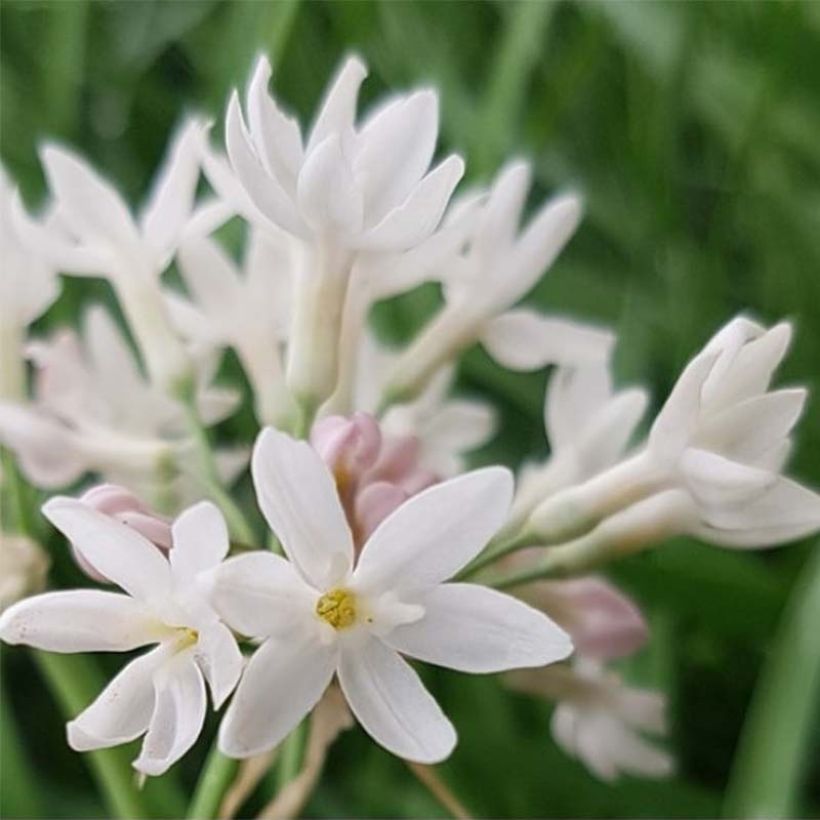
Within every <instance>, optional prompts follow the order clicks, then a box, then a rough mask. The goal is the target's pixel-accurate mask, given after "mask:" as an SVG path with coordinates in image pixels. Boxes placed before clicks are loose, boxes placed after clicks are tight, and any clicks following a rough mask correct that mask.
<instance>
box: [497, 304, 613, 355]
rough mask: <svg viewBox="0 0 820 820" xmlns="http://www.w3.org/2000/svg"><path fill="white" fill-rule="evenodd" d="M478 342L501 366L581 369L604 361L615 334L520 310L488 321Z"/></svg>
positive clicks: (610, 350)
mask: <svg viewBox="0 0 820 820" xmlns="http://www.w3.org/2000/svg"><path fill="white" fill-rule="evenodd" d="M481 343H482V344H483V345H484V347H485V348H486V349H487V351H488V352H489V353H490V355H491V356H492V357H493V358H494V359H495V360H496V361H497V362H498V363H499V364H501V365H503V366H504V367H507V368H510V369H511V370H537V369H540V368H542V367H546V366H547V365H548V364H558V365H563V366H583V365H594V364H601V363H603V362H606V361H607V360H608V359H609V357H610V356H611V355H612V349H613V347H614V346H615V334H614V333H612V331H610V330H604V329H602V328H598V327H594V326H592V325H588V324H583V323H581V322H574V321H571V320H569V319H554V318H550V317H548V316H543V315H542V314H540V313H538V312H537V311H534V310H529V309H527V308H520V309H518V310H510V311H507V312H506V313H503V314H501V316H497V317H496V318H494V319H491V320H490V322H488V324H487V325H486V327H485V328H484V332H483V333H482V336H481Z"/></svg>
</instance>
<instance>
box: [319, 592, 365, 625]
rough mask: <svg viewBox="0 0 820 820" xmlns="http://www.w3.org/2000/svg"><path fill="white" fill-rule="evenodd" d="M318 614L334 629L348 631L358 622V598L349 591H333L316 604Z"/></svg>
mask: <svg viewBox="0 0 820 820" xmlns="http://www.w3.org/2000/svg"><path fill="white" fill-rule="evenodd" d="M316 614H317V615H318V616H319V617H320V618H321V619H322V620H323V621H324V622H325V623H328V624H330V625H331V626H332V627H333V628H334V629H346V628H347V627H349V626H352V625H353V624H354V623H355V622H356V596H355V595H354V594H353V593H352V592H351V591H350V590H349V589H342V588H341V587H337V588H336V589H331V590H330V591H329V592H326V593H325V594H324V595H322V597H321V598H319V600H318V601H317V602H316Z"/></svg>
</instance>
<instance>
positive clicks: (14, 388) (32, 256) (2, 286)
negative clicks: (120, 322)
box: [0, 165, 60, 401]
mask: <svg viewBox="0 0 820 820" xmlns="http://www.w3.org/2000/svg"><path fill="white" fill-rule="evenodd" d="M14 196H15V193H14V189H13V187H12V184H11V181H10V180H9V178H8V177H7V176H6V171H5V169H4V168H3V167H2V165H0V260H2V261H1V262H0V399H5V400H11V401H16V400H19V399H21V398H22V397H23V395H24V394H25V368H24V362H23V355H22V348H23V345H24V341H25V331H26V328H27V327H28V326H29V325H30V324H31V323H32V322H33V321H34V320H35V319H36V318H37V317H38V316H40V315H41V314H43V313H45V311H46V310H48V308H49V307H50V306H51V304H52V302H54V300H55V299H56V298H57V296H58V294H59V292H60V285H59V280H58V278H57V273H56V271H55V270H54V269H53V268H52V267H51V266H50V265H49V264H47V263H46V261H45V260H44V259H43V258H42V256H41V255H40V254H38V253H37V252H36V251H35V250H34V249H31V248H29V247H27V246H26V245H25V244H23V242H22V241H21V239H20V237H19V235H18V233H17V229H16V228H15V226H14V224H13V220H12V213H11V209H12V201H13V198H14Z"/></svg>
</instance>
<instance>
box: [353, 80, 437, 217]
mask: <svg viewBox="0 0 820 820" xmlns="http://www.w3.org/2000/svg"><path fill="white" fill-rule="evenodd" d="M437 136H438V95H437V94H436V93H435V91H417V92H416V93H414V94H411V95H409V96H401V97H398V98H394V99H392V100H390V101H389V102H388V103H387V104H386V105H383V106H381V107H380V108H379V109H378V110H377V111H375V112H374V113H373V114H372V115H371V116H370V117H368V119H367V121H366V122H365V123H364V124H363V126H362V127H361V129H360V130H359V137H358V152H357V156H356V160H355V162H354V166H353V167H354V171H355V173H356V178H357V179H359V180H360V181H361V184H362V190H363V192H364V196H365V202H366V206H367V212H368V215H369V217H370V219H371V220H372V219H373V215H377V217H378V218H380V217H381V216H382V215H384V214H385V213H386V212H387V211H388V210H390V209H391V208H394V207H395V206H396V205H400V204H401V203H402V202H403V201H404V200H405V199H406V198H407V196H408V195H409V194H410V191H411V190H412V189H413V187H414V186H415V185H416V184H417V183H418V181H419V180H420V179H421V178H422V176H424V173H425V171H427V169H428V168H429V167H430V161H431V160H432V159H433V151H434V150H435V147H436V137H437Z"/></svg>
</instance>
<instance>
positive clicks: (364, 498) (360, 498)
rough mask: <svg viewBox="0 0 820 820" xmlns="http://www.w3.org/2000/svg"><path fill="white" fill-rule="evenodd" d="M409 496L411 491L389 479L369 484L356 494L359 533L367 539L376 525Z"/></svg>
mask: <svg viewBox="0 0 820 820" xmlns="http://www.w3.org/2000/svg"><path fill="white" fill-rule="evenodd" d="M409 497H410V494H409V493H407V492H406V491H405V490H403V489H402V488H401V487H399V486H398V485H397V484H391V483H390V482H389V481H377V482H375V483H374V484H369V485H368V486H367V487H365V488H364V489H363V490H362V491H361V492H360V493H359V494H358V495H357V496H356V506H355V510H354V512H355V516H356V523H357V525H358V526H357V535H359V536H360V537H361V539H362V540H364V541H366V540H367V539H368V538H369V537H370V534H371V533H372V532H373V531H374V530H375V529H376V527H378V526H379V524H381V522H382V521H384V519H385V518H387V516H388V515H390V513H392V512H393V510H395V509H396V508H397V507H400V506H401V505H402V504H403V503H404V502H405V501H407V499H408V498H409Z"/></svg>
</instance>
